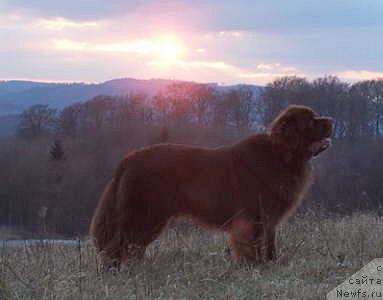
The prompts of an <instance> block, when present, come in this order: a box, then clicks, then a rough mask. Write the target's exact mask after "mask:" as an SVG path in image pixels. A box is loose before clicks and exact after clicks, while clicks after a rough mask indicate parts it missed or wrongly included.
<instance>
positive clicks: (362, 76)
mask: <svg viewBox="0 0 383 300" xmlns="http://www.w3.org/2000/svg"><path fill="white" fill-rule="evenodd" d="M337 76H338V77H340V78H343V79H347V80H352V81H358V80H372V79H378V78H383V72H374V71H367V70H361V71H356V70H347V71H343V72H339V73H337Z"/></svg>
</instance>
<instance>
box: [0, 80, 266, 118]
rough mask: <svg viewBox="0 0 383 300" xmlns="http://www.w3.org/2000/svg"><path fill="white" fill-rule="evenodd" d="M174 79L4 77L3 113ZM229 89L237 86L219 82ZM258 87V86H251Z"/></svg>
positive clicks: (152, 88) (144, 88) (0, 85)
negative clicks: (87, 80) (66, 80)
mask: <svg viewBox="0 0 383 300" xmlns="http://www.w3.org/2000/svg"><path fill="white" fill-rule="evenodd" d="M175 82H177V81H174V80H166V79H149V80H141V79H133V78H123V79H114V80H110V81H106V82H102V83H95V84H86V83H45V82H34V81H17V80H12V81H1V82H0V116H1V115H9V114H19V113H21V112H22V111H23V110H24V109H26V108H28V107H30V106H31V105H34V104H49V105H50V106H51V107H54V108H58V109H62V108H64V107H66V106H68V105H71V104H73V103H75V102H82V101H86V100H88V99H90V98H92V97H95V96H97V95H100V94H102V95H108V96H118V95H125V94H127V93H140V92H142V93H146V94H148V95H154V94H156V93H157V92H158V91H160V90H162V89H164V88H165V87H166V86H168V85H169V84H171V83H175ZM216 86H217V87H218V88H222V89H228V88H235V87H240V86H243V85H237V86H218V85H216ZM248 87H252V88H253V89H254V90H258V89H259V87H258V86H248Z"/></svg>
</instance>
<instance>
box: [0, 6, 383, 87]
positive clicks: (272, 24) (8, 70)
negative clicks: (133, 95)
mask: <svg viewBox="0 0 383 300" xmlns="http://www.w3.org/2000/svg"><path fill="white" fill-rule="evenodd" d="M74 6H75V7H76V9H75V10H74V9H73V7H74ZM0 10H1V12H0V38H1V40H2V43H1V45H0V64H1V65H2V68H1V69H0V78H2V80H6V81H9V80H28V81H38V82H52V83H80V82H81V83H102V82H105V81H108V80H112V79H114V78H117V79H118V78H134V79H141V80H148V79H152V78H161V79H165V80H181V81H196V82H201V83H218V84H221V85H233V84H255V85H265V84H266V83H268V82H271V81H272V80H274V79H276V78H279V77H282V76H299V77H305V78H307V79H313V78H317V77H323V76H326V75H332V76H337V77H339V78H340V79H341V80H344V81H348V82H355V81H359V80H368V79H375V78H383V61H382V59H381V58H380V54H379V53H381V52H382V51H383V42H382V41H380V40H378V39H376V37H377V36H381V35H382V33H383V20H382V18H381V17H380V16H381V15H382V14H383V3H382V2H381V1H378V0H366V1H364V2H363V3H362V2H356V1H353V2H351V1H347V2H345V1H344V0H336V1H330V0H325V1H322V2H321V3H318V2H316V1H303V0H293V1H289V2H288V3H280V2H278V1H265V0H259V1H248V0H242V1H238V2H236V4H235V5H233V4H232V3H231V2H230V1H228V0H225V1H221V2H217V1H214V0H209V1H195V2H193V3H192V4H191V3H189V2H187V1H183V0H161V1H153V0H148V1H136V0H132V1H120V0H115V1H109V2H108V3H105V2H103V1H100V0H96V1H93V2H92V5H91V6H90V5H89V2H87V1H86V0H79V1H76V2H74V1H71V0H70V1H65V2H63V1H60V2H55V3H53V4H52V3H51V2H50V1H46V0H38V1H34V3H33V4H31V3H29V2H28V1H23V0H16V1H8V0H0Z"/></svg>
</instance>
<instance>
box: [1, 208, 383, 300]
mask: <svg viewBox="0 0 383 300" xmlns="http://www.w3.org/2000/svg"><path fill="white" fill-rule="evenodd" d="M382 232H383V219H382V218H380V217H377V216H374V215H372V214H354V215H353V216H348V217H326V216H319V215H316V214H314V213H307V214H305V215H300V216H296V217H294V218H292V219H291V220H290V221H289V222H288V223H287V224H285V225H283V226H282V228H281V229H280V231H279V235H278V255H279V256H280V257H281V258H280V263H279V264H274V263H269V264H265V265H260V266H257V267H246V266H240V265H238V264H237V263H236V262H235V261H233V260H232V259H231V258H230V256H229V255H228V254H227V253H226V252H225V236H224V235H223V234H220V233H217V232H211V231H210V232H209V231H204V230H199V229H197V228H195V227H192V226H190V227H186V228H185V226H182V227H181V229H180V227H177V226H172V228H170V229H169V230H167V231H166V232H165V233H164V234H163V235H162V237H161V238H160V239H159V240H157V241H155V242H154V243H153V244H152V245H151V246H150V248H149V249H148V250H147V255H146V258H145V259H144V260H143V261H141V262H137V263H134V264H132V265H131V266H129V268H126V269H125V270H123V271H121V272H117V273H108V274H101V273H100V272H98V269H97V260H96V256H95V252H94V249H93V247H92V245H91V244H90V243H89V242H87V241H81V242H79V243H78V244H77V245H69V246H58V245H54V244H53V245H52V244H49V243H42V244H40V245H34V246H24V247H16V248H15V247H7V246H6V244H5V243H3V245H2V246H1V245H0V299H324V298H325V295H326V293H327V292H328V291H330V290H331V289H332V288H333V287H335V286H336V285H338V284H339V283H341V282H342V281H344V280H345V279H346V278H347V277H348V276H350V275H351V274H352V273H354V272H355V271H357V270H358V269H359V268H361V266H363V265H365V264H366V263H368V262H369V261H370V260H372V259H373V258H376V257H383V235H382ZM79 246H81V247H79ZM80 249H81V250H80Z"/></svg>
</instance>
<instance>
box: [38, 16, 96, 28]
mask: <svg viewBox="0 0 383 300" xmlns="http://www.w3.org/2000/svg"><path fill="white" fill-rule="evenodd" d="M36 25H37V26H38V27H42V28H44V29H49V30H63V29H66V28H77V29H78V28H86V27H97V26H99V24H98V23H97V22H76V21H72V20H69V19H65V18H61V17H58V18H54V19H39V20H38V21H37V22H36Z"/></svg>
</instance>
